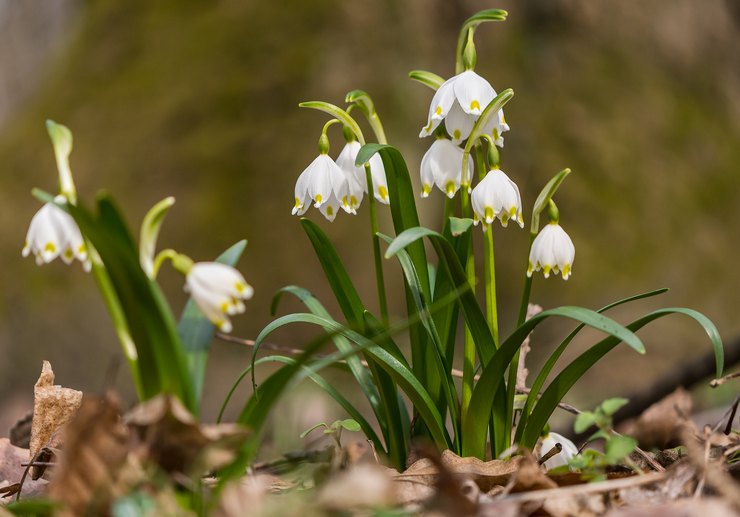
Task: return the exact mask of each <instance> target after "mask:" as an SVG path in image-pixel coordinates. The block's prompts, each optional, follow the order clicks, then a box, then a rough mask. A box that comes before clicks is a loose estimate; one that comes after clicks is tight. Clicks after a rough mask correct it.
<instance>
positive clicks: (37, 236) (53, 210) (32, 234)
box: [21, 196, 91, 271]
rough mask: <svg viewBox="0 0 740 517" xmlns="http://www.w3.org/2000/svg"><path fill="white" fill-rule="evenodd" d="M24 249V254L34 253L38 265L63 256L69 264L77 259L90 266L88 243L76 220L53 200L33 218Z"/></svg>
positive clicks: (62, 201)
mask: <svg viewBox="0 0 740 517" xmlns="http://www.w3.org/2000/svg"><path fill="white" fill-rule="evenodd" d="M54 201H56V202H57V203H66V198H65V197H64V196H57V197H56V198H54ZM21 253H22V254H23V256H24V257H27V256H28V255H30V254H31V253H33V255H34V257H36V263H37V264H38V265H41V264H48V263H49V262H51V261H52V260H54V259H55V258H57V257H61V259H62V260H63V261H64V263H65V264H70V263H71V262H72V261H73V260H74V259H77V260H79V261H80V262H82V267H83V268H84V269H85V271H90V267H91V264H90V260H89V259H88V255H87V247H86V246H85V241H84V240H83V239H82V234H81V233H80V229H79V228H78V227H77V223H75V221H74V219H72V216H71V215H69V214H68V213H67V212H65V211H64V210H62V209H61V208H59V207H58V206H56V205H55V204H54V203H46V204H45V205H44V206H42V207H41V209H40V210H39V211H38V212H36V215H34V216H33V219H31V224H30V226H29V227H28V233H27V234H26V242H25V245H24V246H23V251H22V252H21Z"/></svg>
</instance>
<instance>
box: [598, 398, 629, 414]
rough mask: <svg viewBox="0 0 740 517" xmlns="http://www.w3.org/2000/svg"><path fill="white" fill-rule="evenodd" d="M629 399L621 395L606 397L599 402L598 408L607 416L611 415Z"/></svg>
mask: <svg viewBox="0 0 740 517" xmlns="http://www.w3.org/2000/svg"><path fill="white" fill-rule="evenodd" d="M628 402H629V400H627V399H625V398H621V397H614V398H611V399H606V400H605V401H604V402H602V403H601V406H599V407H600V409H601V410H602V411H603V412H604V414H605V415H607V416H612V415H613V414H614V413H616V412H617V411H619V409H620V408H621V407H623V406H624V405H625V404H627V403H628Z"/></svg>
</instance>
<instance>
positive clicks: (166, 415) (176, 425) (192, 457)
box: [124, 395, 247, 476]
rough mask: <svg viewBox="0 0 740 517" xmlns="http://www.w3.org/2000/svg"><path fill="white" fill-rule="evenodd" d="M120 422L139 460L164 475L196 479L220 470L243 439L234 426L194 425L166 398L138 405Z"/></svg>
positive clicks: (180, 407) (181, 407)
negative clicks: (128, 431) (132, 440)
mask: <svg viewBox="0 0 740 517" xmlns="http://www.w3.org/2000/svg"><path fill="white" fill-rule="evenodd" d="M124 420H125V422H126V424H127V425H128V426H129V428H130V429H131V431H132V432H133V433H134V438H135V442H136V449H137V454H138V455H139V456H140V458H141V460H142V461H150V462H152V463H155V464H157V465H159V466H160V467H161V468H162V469H163V470H165V471H166V472H181V473H183V474H191V473H192V472H196V475H198V476H200V475H202V473H203V472H205V471H208V470H211V469H216V468H219V467H222V466H223V465H225V464H227V463H229V462H230V461H231V460H232V459H233V458H234V455H235V451H236V450H237V449H238V448H239V446H240V445H241V444H242V443H243V442H244V440H245V439H246V438H247V430H246V428H244V427H242V426H239V425H236V424H198V422H197V421H196V420H195V417H194V416H193V415H192V414H191V413H190V412H189V411H188V410H187V408H185V406H184V405H183V404H182V402H180V401H179V400H178V399H176V398H174V397H171V396H166V395H160V396H158V397H155V398H153V399H151V400H148V401H146V402H143V403H141V404H139V405H138V406H136V407H135V408H134V409H132V410H131V411H130V412H129V413H128V414H126V416H125V417H124Z"/></svg>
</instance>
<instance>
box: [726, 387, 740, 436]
mask: <svg viewBox="0 0 740 517" xmlns="http://www.w3.org/2000/svg"><path fill="white" fill-rule="evenodd" d="M738 404H740V395H738V396H737V397H736V398H735V402H734V403H733V404H732V408H731V409H730V417H729V418H728V419H727V425H726V426H725V435H729V434H730V433H731V432H732V422H734V421H735V415H736V414H737V405H738Z"/></svg>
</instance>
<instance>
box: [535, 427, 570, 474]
mask: <svg viewBox="0 0 740 517" xmlns="http://www.w3.org/2000/svg"><path fill="white" fill-rule="evenodd" d="M558 444H560V446H561V450H560V452H559V453H557V454H555V455H554V456H553V457H551V458H550V459H549V460H547V461H545V463H543V466H544V467H545V468H546V469H547V470H552V469H554V468H557V467H561V466H563V465H567V464H568V462H569V461H570V459H571V458H572V457H573V456H576V455H577V454H578V447H576V445H575V444H574V443H573V442H571V441H570V440H568V439H567V438H566V437H565V436H563V435H560V434H558V433H552V432H550V433H547V434H546V435H545V436H543V437H542V445H541V448H540V457H542V456H544V455H545V454H547V453H548V452H550V451H551V450H552V449H554V448H555V447H557V445H558Z"/></svg>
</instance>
